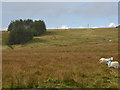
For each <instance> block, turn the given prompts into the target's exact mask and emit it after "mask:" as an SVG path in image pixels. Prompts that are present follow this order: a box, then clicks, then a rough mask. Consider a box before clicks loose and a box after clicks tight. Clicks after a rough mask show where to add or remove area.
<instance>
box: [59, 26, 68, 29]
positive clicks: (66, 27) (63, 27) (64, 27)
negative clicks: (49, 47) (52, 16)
mask: <svg viewBox="0 0 120 90" xmlns="http://www.w3.org/2000/svg"><path fill="white" fill-rule="evenodd" d="M60 29H68V26H66V25H62V26H61V27H60Z"/></svg>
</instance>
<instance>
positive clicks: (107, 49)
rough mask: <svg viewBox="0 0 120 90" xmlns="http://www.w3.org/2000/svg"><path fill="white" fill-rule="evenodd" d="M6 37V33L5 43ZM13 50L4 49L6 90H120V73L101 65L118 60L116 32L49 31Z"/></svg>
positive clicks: (109, 30)
mask: <svg viewBox="0 0 120 90" xmlns="http://www.w3.org/2000/svg"><path fill="white" fill-rule="evenodd" d="M4 34H5V35H4ZM4 36H5V37H4ZM6 37H7V33H3V42H4V40H5V38H6ZM109 40H112V42H109ZM13 48H14V49H11V48H9V47H8V46H6V45H4V46H3V52H2V54H3V55H2V60H3V61H2V63H3V65H2V66H3V73H2V78H3V81H2V85H3V88H12V87H14V88H20V87H22V88H32V87H33V88H43V87H44V88H54V87H55V88H57V87H58V88H76V87H79V88H117V87H118V71H117V70H116V69H113V68H108V67H107V65H106V64H100V63H99V62H98V61H99V59H100V58H101V57H110V56H113V57H114V59H115V60H117V58H118V30H117V29H116V28H112V29H86V30H48V31H47V32H46V34H44V35H42V36H40V37H34V39H33V40H32V41H30V42H28V43H27V44H24V45H13Z"/></svg>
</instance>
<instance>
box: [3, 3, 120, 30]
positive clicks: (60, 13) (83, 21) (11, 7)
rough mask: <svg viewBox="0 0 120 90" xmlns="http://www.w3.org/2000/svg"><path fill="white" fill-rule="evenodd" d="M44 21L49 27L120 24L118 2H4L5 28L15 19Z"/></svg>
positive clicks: (91, 26)
mask: <svg viewBox="0 0 120 90" xmlns="http://www.w3.org/2000/svg"><path fill="white" fill-rule="evenodd" d="M18 19H23V20H24V19H32V20H44V22H45V24H46V27H47V28H63V29H65V28H88V27H89V28H98V27H114V26H116V25H118V3H117V2H3V3H2V29H4V30H5V29H7V27H8V25H9V24H10V22H11V21H12V20H18Z"/></svg>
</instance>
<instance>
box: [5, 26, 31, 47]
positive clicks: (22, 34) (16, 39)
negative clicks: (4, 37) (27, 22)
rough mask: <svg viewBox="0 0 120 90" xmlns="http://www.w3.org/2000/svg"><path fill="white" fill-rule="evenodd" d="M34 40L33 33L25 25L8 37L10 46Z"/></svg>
mask: <svg viewBox="0 0 120 90" xmlns="http://www.w3.org/2000/svg"><path fill="white" fill-rule="evenodd" d="M32 38H33V35H32V32H31V31H30V30H28V29H25V28H24V26H23V25H20V26H17V27H15V28H14V29H13V30H12V31H11V32H10V35H9V37H8V42H7V44H8V45H13V44H24V43H26V42H28V41H29V40H31V39H32Z"/></svg>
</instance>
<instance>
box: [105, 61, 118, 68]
mask: <svg viewBox="0 0 120 90" xmlns="http://www.w3.org/2000/svg"><path fill="white" fill-rule="evenodd" d="M107 64H108V67H109V68H111V67H113V68H120V66H119V62H118V61H107Z"/></svg>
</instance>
